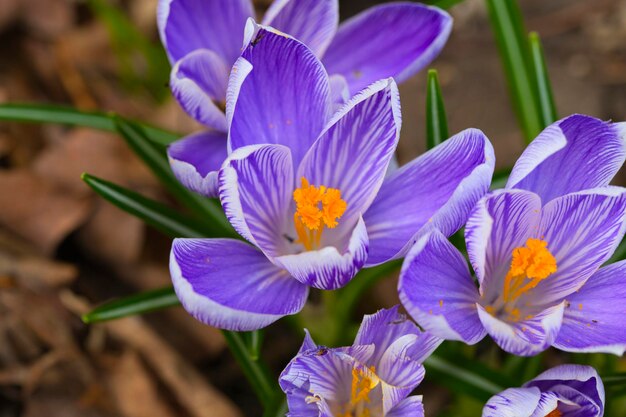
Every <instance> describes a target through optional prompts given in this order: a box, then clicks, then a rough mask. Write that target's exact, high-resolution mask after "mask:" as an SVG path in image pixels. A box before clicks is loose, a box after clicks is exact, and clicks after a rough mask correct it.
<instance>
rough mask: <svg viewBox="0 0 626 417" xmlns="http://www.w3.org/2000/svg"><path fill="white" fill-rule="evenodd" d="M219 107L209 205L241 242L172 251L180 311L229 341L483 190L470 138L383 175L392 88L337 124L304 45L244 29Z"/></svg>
mask: <svg viewBox="0 0 626 417" xmlns="http://www.w3.org/2000/svg"><path fill="white" fill-rule="evenodd" d="M248 34H249V38H248V39H247V40H246V42H247V46H246V48H245V50H244V52H243V55H242V57H241V58H240V59H239V60H238V61H237V63H236V64H235V66H234V68H233V71H232V74H231V80H230V85H229V95H228V97H229V101H228V102H227V105H226V108H227V113H228V118H229V121H230V129H229V132H230V134H229V148H230V149H231V150H232V152H231V153H230V155H229V156H228V158H227V159H226V161H225V162H224V164H223V166H222V168H221V169H220V171H219V175H217V178H216V181H217V183H218V186H219V197H220V200H221V203H222V207H223V208H224V211H225V213H226V215H227V217H228V219H229V221H230V222H231V224H232V225H233V227H234V228H235V230H237V231H238V232H239V234H241V236H242V237H243V238H245V239H246V240H247V241H248V242H249V243H251V245H250V244H248V243H244V242H242V241H239V240H232V239H176V240H174V243H173V246H172V252H171V262H170V270H171V274H172V278H173V282H174V287H175V289H176V292H177V294H178V296H179V298H180V300H181V301H182V304H183V306H184V307H185V308H186V309H187V310H188V311H189V312H190V313H191V314H192V315H194V316H195V317H196V318H198V319H199V320H201V321H203V322H205V323H208V324H211V325H213V326H216V327H221V328H227V329H231V330H250V329H255V328H260V327H263V326H266V325H268V324H269V323H271V322H273V321H275V320H277V319H278V318H280V317H282V316H284V315H287V314H293V313H295V312H297V311H299V310H300V309H301V308H302V306H303V304H304V302H305V300H306V298H307V293H308V287H315V288H320V289H327V290H329V289H336V288H339V287H341V286H343V285H345V284H346V283H347V282H348V281H349V280H350V279H351V278H352V277H353V276H354V275H355V274H356V272H357V271H358V270H359V269H360V268H361V267H363V266H370V265H376V264H379V263H382V262H385V261H387V260H390V259H394V258H398V257H401V256H403V255H404V253H405V252H406V250H408V248H409V247H410V245H411V243H412V242H413V240H414V239H415V236H416V235H417V234H419V233H423V230H425V229H426V228H428V227H439V228H441V229H442V230H444V233H447V234H451V233H454V231H455V230H457V229H458V228H460V227H461V226H462V224H463V222H464V221H465V220H466V217H467V215H468V214H469V210H470V209H471V207H472V206H473V205H474V204H475V203H476V201H478V199H479V198H480V197H482V195H484V193H485V192H486V191H487V189H488V184H489V182H490V178H491V174H492V171H493V163H494V157H493V149H492V147H491V144H490V143H489V141H488V140H487V139H486V137H485V136H484V135H483V134H482V133H481V132H479V131H477V130H467V131H464V132H461V133H459V134H457V135H456V136H454V137H452V138H450V139H449V140H447V141H445V142H444V143H443V144H442V145H439V146H438V147H437V148H435V149H433V150H432V151H430V152H428V153H426V154H424V155H422V156H421V157H419V158H417V159H415V160H414V161H412V162H410V163H409V164H407V165H406V166H404V167H402V168H399V169H397V170H396V171H394V172H391V173H389V174H388V176H387V177H386V178H385V175H386V173H387V172H388V167H389V162H390V160H391V158H392V155H393V153H394V150H395V148H396V144H397V141H398V136H399V132H400V122H401V120H400V102H399V98H398V91H397V87H396V84H395V82H394V81H393V80H392V79H386V80H382V81H378V82H375V83H374V84H372V85H370V86H369V87H367V88H366V89H365V90H363V91H362V92H360V93H358V94H357V95H356V96H355V97H353V98H352V99H351V100H350V101H349V102H348V103H347V104H346V105H345V106H344V107H342V108H341V109H340V110H338V111H337V112H335V113H334V114H333V112H332V110H331V109H332V105H331V99H330V93H329V79H328V75H327V73H326V71H325V69H324V67H323V66H322V64H321V62H320V61H319V60H318V59H317V58H316V57H315V55H313V53H312V52H311V51H310V50H309V49H308V48H307V47H306V46H304V45H303V44H302V43H301V42H299V41H297V40H295V39H293V38H291V37H288V36H286V35H283V34H279V33H276V32H274V31H273V30H271V29H268V28H262V27H250V30H249V31H248Z"/></svg>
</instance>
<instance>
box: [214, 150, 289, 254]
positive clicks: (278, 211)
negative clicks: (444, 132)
mask: <svg viewBox="0 0 626 417" xmlns="http://www.w3.org/2000/svg"><path fill="white" fill-rule="evenodd" d="M218 181H219V195H220V200H221V202H222V207H223V208H224V212H225V213H226V217H227V218H228V220H229V221H230V223H231V224H232V225H233V227H234V228H235V230H237V232H239V234H241V236H243V237H244V238H246V239H247V240H248V241H249V242H250V243H252V244H254V245H255V246H257V247H258V248H260V249H261V250H262V251H263V252H264V253H265V254H266V255H267V256H269V257H270V258H271V257H274V256H278V255H282V254H285V253H289V252H290V250H291V248H290V242H289V240H288V239H286V238H285V237H284V234H285V232H286V230H287V227H288V225H289V224H290V216H289V213H290V212H289V210H290V205H291V199H292V197H291V195H292V193H293V190H294V176H293V168H292V165H291V153H290V152H289V148H286V147H284V146H281V145H255V146H246V147H243V148H239V149H237V150H236V151H235V152H233V153H232V154H230V156H229V157H228V159H227V160H226V161H225V162H224V165H223V167H222V169H221V170H220V172H219V177H218Z"/></svg>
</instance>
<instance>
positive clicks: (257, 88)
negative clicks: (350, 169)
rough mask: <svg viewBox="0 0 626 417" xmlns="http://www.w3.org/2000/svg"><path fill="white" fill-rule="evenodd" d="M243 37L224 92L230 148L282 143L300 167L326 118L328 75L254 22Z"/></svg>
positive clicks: (305, 53) (294, 44)
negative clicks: (241, 45) (239, 55)
mask: <svg viewBox="0 0 626 417" xmlns="http://www.w3.org/2000/svg"><path fill="white" fill-rule="evenodd" d="M246 33H247V34H246V47H245V49H244V51H243V53H242V56H241V58H240V59H239V60H238V61H237V63H236V64H235V66H234V68H233V70H232V71H231V76H230V80H229V86H228V92H227V102H226V113H227V117H228V120H229V122H230V131H229V149H230V150H235V149H237V148H240V147H242V146H247V145H254V144H281V145H285V146H287V147H289V148H290V149H291V154H292V157H293V159H294V166H298V164H299V161H300V160H301V159H302V157H303V155H304V154H305V152H306V151H307V150H308V149H309V148H310V146H311V144H312V143H313V142H314V141H315V140H316V139H317V137H318V136H319V134H320V133H321V132H322V130H323V128H324V125H325V124H326V122H327V120H328V118H329V116H330V111H331V107H330V106H331V104H330V88H329V84H328V74H327V73H326V70H325V69H324V67H323V66H322V64H321V63H320V62H319V60H318V59H317V58H316V57H315V55H313V53H312V52H311V51H310V50H309V49H308V48H307V47H306V46H305V45H304V44H302V43H301V42H299V41H297V40H295V39H293V38H291V37H289V36H287V35H284V34H279V33H277V32H275V31H274V30H273V29H271V28H265V27H261V26H258V25H256V24H255V23H254V22H253V21H250V22H249V23H248V26H247V27H246Z"/></svg>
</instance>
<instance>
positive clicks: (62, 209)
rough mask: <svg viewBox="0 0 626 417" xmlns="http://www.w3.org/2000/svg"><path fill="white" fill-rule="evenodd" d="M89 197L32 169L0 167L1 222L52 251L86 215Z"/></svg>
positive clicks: (42, 247)
mask: <svg viewBox="0 0 626 417" xmlns="http://www.w3.org/2000/svg"><path fill="white" fill-rule="evenodd" d="M91 206H92V204H91V201H90V199H89V198H85V197H80V196H75V195H72V194H70V193H67V192H65V191H64V190H60V189H59V188H58V187H55V186H53V185H51V184H49V183H47V182H46V181H45V180H43V179H42V178H40V177H38V176H36V175H34V174H33V173H31V172H28V171H24V170H20V171H9V172H3V171H0V207H2V210H0V225H1V226H2V227H4V228H6V229H8V230H11V231H12V232H14V233H16V234H17V235H18V236H21V237H23V238H25V239H27V240H28V241H30V242H32V243H33V244H34V245H36V246H37V247H38V248H39V249H40V250H41V251H42V252H44V253H51V252H52V251H53V250H54V248H56V246H57V245H58V243H59V242H60V241H61V240H62V239H64V238H65V237H66V236H67V235H68V234H69V233H70V232H71V231H73V230H75V229H76V228H77V227H78V225H80V224H81V223H83V222H84V221H85V219H86V218H87V215H88V213H89V211H90V208H91Z"/></svg>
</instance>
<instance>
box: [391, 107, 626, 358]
mask: <svg viewBox="0 0 626 417" xmlns="http://www.w3.org/2000/svg"><path fill="white" fill-rule="evenodd" d="M624 139H625V130H624V124H612V123H606V122H603V121H601V120H598V119H595V118H592V117H588V116H582V115H574V116H570V117H567V118H565V119H563V120H560V121H558V122H556V123H554V124H552V125H551V126H549V127H548V128H546V129H545V130H544V131H543V132H542V133H541V134H540V135H539V136H538V137H537V138H536V139H535V140H534V141H533V142H532V143H531V144H530V145H529V146H528V148H527V149H526V151H525V152H524V153H523V154H522V156H521V157H520V159H519V160H518V161H517V163H516V164H515V166H514V168H513V171H512V173H511V176H510V177H509V181H508V183H507V186H506V189H504V190H497V191H495V192H493V193H491V194H488V195H486V196H485V197H484V198H482V199H481V201H479V202H478V204H477V205H476V207H475V209H474V210H473V212H472V213H471V214H470V218H469V220H468V223H467V225H466V229H465V241H466V245H467V251H468V254H469V258H470V261H471V264H472V266H473V269H474V272H475V274H476V278H477V280H478V283H479V286H480V288H478V289H477V288H476V285H475V284H474V281H473V280H472V278H471V275H470V272H469V270H468V268H467V263H466V262H465V260H464V258H463V256H462V255H461V254H460V253H459V251H458V250H457V249H456V248H454V247H453V246H452V245H451V244H450V243H449V242H448V241H447V240H446V239H445V238H444V237H443V236H442V235H441V234H440V233H437V232H434V233H432V234H430V235H428V236H424V237H423V238H421V239H420V240H419V241H418V242H417V244H416V245H415V247H414V248H413V249H412V250H411V252H410V253H409V255H408V256H407V257H406V259H405V263H404V266H403V270H402V274H401V278H400V284H399V291H400V297H401V300H402V301H403V303H404V306H405V307H406V308H407V311H409V313H410V314H411V315H412V316H413V317H414V318H415V319H416V320H417V321H418V323H419V324H420V325H421V326H423V327H424V328H426V329H427V330H429V331H431V332H432V333H433V334H435V335H438V336H440V337H443V338H446V339H453V340H462V341H464V342H466V343H470V344H473V343H476V342H478V341H479V340H481V339H482V338H483V337H484V336H485V334H486V333H489V334H490V335H491V336H492V337H493V339H494V340H495V341H496V342H497V343H498V344H499V345H500V346H501V347H502V348H503V349H504V350H506V351H508V352H511V353H513V354H517V355H533V354H536V353H538V352H540V351H542V350H544V349H547V348H548V347H549V346H550V345H554V346H556V347H557V348H560V349H563V350H567V351H575V352H585V351H593V352H613V353H616V354H622V353H623V352H624V347H625V346H626V327H624V325H623V324H624V323H625V322H626V307H624V303H623V297H624V295H625V294H626V274H625V271H626V266H625V265H624V264H623V263H620V264H615V265H610V266H607V267H604V268H601V269H599V268H600V266H601V265H602V264H603V263H604V262H605V261H606V260H607V259H609V257H610V256H611V254H612V253H613V251H614V250H615V248H616V246H617V244H618V243H619V242H620V241H621V239H622V237H623V235H624V227H625V220H626V194H625V191H626V190H625V189H623V188H620V187H611V186H609V185H608V184H609V181H610V180H611V179H612V178H613V176H614V175H615V173H616V172H617V171H618V169H619V168H620V167H621V165H622V164H623V162H624V157H625V155H626V151H625V148H624V144H625V143H624Z"/></svg>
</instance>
